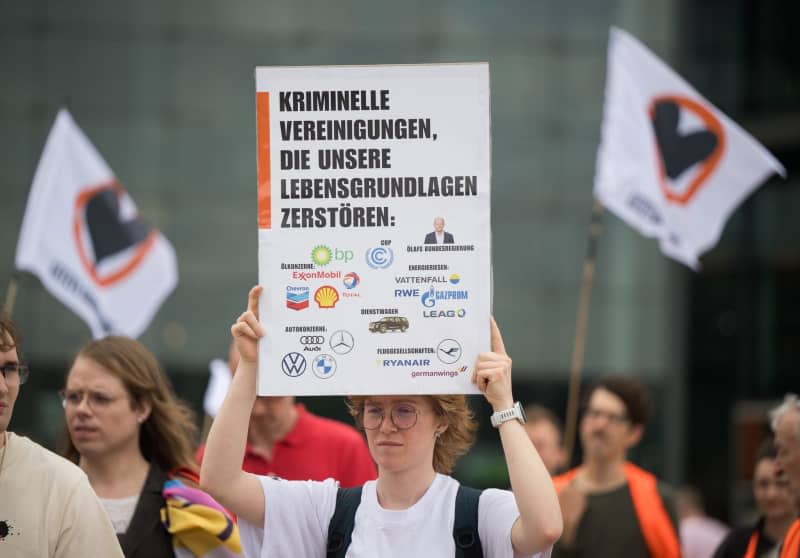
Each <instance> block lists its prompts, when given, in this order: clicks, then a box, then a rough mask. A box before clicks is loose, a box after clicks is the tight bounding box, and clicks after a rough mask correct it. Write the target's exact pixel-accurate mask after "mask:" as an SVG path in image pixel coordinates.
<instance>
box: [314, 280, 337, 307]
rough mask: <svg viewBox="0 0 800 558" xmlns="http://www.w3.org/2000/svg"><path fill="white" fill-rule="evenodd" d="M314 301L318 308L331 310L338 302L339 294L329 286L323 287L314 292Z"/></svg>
mask: <svg viewBox="0 0 800 558" xmlns="http://www.w3.org/2000/svg"><path fill="white" fill-rule="evenodd" d="M314 301H315V302H316V303H317V306H319V307H320V308H333V307H334V306H336V303H337V302H339V292H338V291H337V290H336V289H334V288H333V287H331V286H330V285H323V286H321V287H320V288H319V289H317V290H316V291H315V292H314Z"/></svg>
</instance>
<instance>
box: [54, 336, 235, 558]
mask: <svg viewBox="0 0 800 558" xmlns="http://www.w3.org/2000/svg"><path fill="white" fill-rule="evenodd" d="M61 396H62V399H63V403H64V416H65V419H66V426H67V436H66V438H65V445H64V451H63V455H64V456H65V457H67V458H68V459H70V460H71V461H73V462H74V463H77V464H78V465H79V466H80V468H81V469H83V471H84V472H85V473H86V475H87V476H88V477H89V482H90V483H91V485H92V488H94V490H95V492H96V493H97V495H98V496H99V497H100V501H101V502H102V504H103V506H104V507H105V510H106V512H107V514H108V517H110V518H111V522H112V524H113V525H114V530H115V531H116V533H117V536H118V537H119V541H120V544H121V545H122V549H123V551H124V553H125V556H126V558H133V557H142V558H160V557H164V558H167V557H169V558H173V557H174V556H175V550H174V549H175V548H183V552H184V553H183V554H181V556H186V555H187V554H186V552H188V549H187V548H185V547H186V546H187V543H190V544H192V543H197V542H198V538H203V537H205V535H206V533H205V532H204V531H203V529H200V528H199V527H200V524H203V522H204V521H206V520H207V523H205V524H210V525H213V527H212V530H215V531H216V533H223V532H224V533H225V535H223V536H221V538H220V537H216V536H215V535H213V534H212V535H210V536H208V538H207V539H204V540H203V543H202V544H203V545H208V546H209V548H217V549H218V552H219V554H215V556H238V555H240V550H241V549H240V545H239V540H238V530H237V529H236V527H235V523H234V522H233V521H232V518H231V517H229V516H228V515H227V513H226V512H225V511H224V510H223V509H222V508H221V506H219V505H218V504H216V502H213V501H212V500H211V498H209V497H208V496H207V495H205V494H202V493H200V491H199V490H197V488H196V485H197V483H198V481H199V478H198V476H197V465H196V464H195V461H194V455H193V443H194V439H195V436H196V430H197V427H196V425H195V421H194V414H193V413H192V411H191V409H189V407H188V406H187V405H186V404H184V403H183V402H181V401H180V400H178V399H177V397H176V396H175V395H174V393H173V391H172V388H171V386H170V385H169V382H168V380H167V377H166V376H165V375H164V373H163V372H162V370H161V367H160V366H159V364H158V361H157V360H156V358H155V356H154V355H153V354H152V353H151V352H150V351H148V350H147V349H146V348H145V347H144V345H142V344H141V343H139V342H138V341H135V340H133V339H129V338H127V337H119V336H110V337H105V338H103V339H99V340H95V341H91V342H89V343H88V344H86V345H84V347H83V348H82V349H81V350H80V351H79V352H78V355H77V357H75V361H74V362H73V363H72V366H71V367H70V370H69V372H68V373H67V378H66V386H65V388H64V389H63V391H62V392H61ZM193 485H194V486H193ZM170 498H172V499H173V500H174V501H177V502H178V503H177V504H175V505H172V504H171V503H170ZM190 504H191V505H195V506H197V505H201V506H204V508H203V509H202V510H201V515H203V516H205V519H198V520H197V521H196V522H195V521H194V518H193V516H191V515H187V514H190V513H191V510H192V509H197V508H191V506H190ZM171 514H175V517H174V518H172V517H171ZM162 515H163V517H162ZM179 515H180V517H179ZM190 524H191V525H192V526H193V527H197V528H196V529H194V532H193V533H189V538H187V539H182V537H183V536H184V535H186V533H187V532H188V531H189V529H186V528H185V527H186V526H187V525H190ZM191 537H194V539H191ZM226 553H227V554H226ZM92 555H95V554H92ZM189 555H192V554H189Z"/></svg>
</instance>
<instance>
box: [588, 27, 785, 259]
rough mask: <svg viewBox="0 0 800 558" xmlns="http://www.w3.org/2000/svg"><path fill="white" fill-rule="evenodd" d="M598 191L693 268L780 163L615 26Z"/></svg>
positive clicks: (624, 216) (602, 198) (667, 251)
mask: <svg viewBox="0 0 800 558" xmlns="http://www.w3.org/2000/svg"><path fill="white" fill-rule="evenodd" d="M605 95H606V96H605V107H604V113H603V131H602V140H601V143H600V148H599V150H598V154H597V170H596V174H595V183H594V193H595V196H596V197H597V199H598V200H600V202H601V203H602V204H603V205H605V206H606V207H607V208H608V209H610V210H611V211H613V212H614V213H615V214H617V215H618V216H619V217H620V218H621V219H623V220H625V221H626V222H627V223H628V224H629V225H630V226H632V227H633V228H635V229H637V230H638V231H639V232H640V233H642V234H643V235H645V236H650V237H656V238H658V239H659V242H660V245H661V250H662V251H663V252H664V253H665V254H666V255H668V256H670V257H672V258H675V259H676V260H678V261H680V262H683V263H684V264H686V265H688V266H690V267H692V268H694V269H697V267H698V257H699V256H700V254H702V253H703V252H705V251H707V250H709V249H710V248H711V247H712V246H714V244H716V242H717V241H718V240H719V237H720V234H721V233H722V229H723V227H724V226H725V221H726V220H727V218H728V217H729V216H730V214H731V213H732V212H733V210H734V209H736V207H737V206H738V205H739V204H740V203H741V202H742V200H744V198H746V197H747V196H748V195H749V194H750V193H751V192H752V191H753V190H755V189H756V188H757V187H758V186H759V185H760V184H761V183H762V182H763V181H764V180H765V179H766V178H767V177H768V176H769V175H771V174H772V173H773V172H777V173H779V174H781V175H782V176H785V174H786V171H785V170H784V168H783V166H781V164H780V163H779V162H778V161H777V160H776V159H775V158H774V157H773V156H772V155H771V154H770V153H769V151H767V150H766V149H765V148H764V147H763V146H762V145H761V144H759V143H758V142H757V141H756V140H755V139H753V138H752V137H751V136H750V135H749V134H748V133H747V132H745V131H744V130H743V129H742V128H740V127H739V126H738V125H737V124H736V123H735V122H733V121H732V120H730V119H729V118H728V117H727V116H725V115H724V114H723V113H722V112H720V111H719V110H718V109H717V108H716V107H714V106H713V105H712V104H711V103H709V102H708V101H707V100H705V99H704V98H703V97H702V96H701V95H700V94H699V93H698V92H697V91H695V89H694V88H693V87H692V86H691V85H689V84H688V83H687V82H686V81H685V80H683V79H682V78H681V77H680V76H679V75H678V74H676V73H675V72H674V71H673V70H672V69H671V68H669V66H667V65H666V64H665V63H664V62H662V61H661V60H660V59H659V58H658V57H656V56H655V55H654V54H653V53H652V52H650V51H649V50H648V49H647V48H646V47H645V46H644V45H643V44H642V43H640V42H639V41H638V40H636V38H634V37H633V36H632V35H630V34H628V33H626V32H625V31H622V30H620V29H616V28H612V29H611V36H610V39H609V46H608V75H607V78H606V93H605Z"/></svg>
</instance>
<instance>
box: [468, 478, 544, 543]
mask: <svg viewBox="0 0 800 558" xmlns="http://www.w3.org/2000/svg"><path fill="white" fill-rule="evenodd" d="M518 517H519V510H518V509H517V502H516V500H514V494H512V493H511V492H510V491H508V490H497V489H494V488H489V489H486V490H484V491H483V492H482V493H481V498H480V500H479V501H478V536H479V537H480V538H481V546H482V547H483V555H484V556H486V558H514V556H515V555H514V548H513V547H512V546H511V527H513V526H514V522H515V521H516V520H517V518H518ZM552 550H553V549H552V547H550V548H548V549H547V550H546V551H544V552H540V553H538V554H533V555H531V558H549V557H550V553H551V552H552Z"/></svg>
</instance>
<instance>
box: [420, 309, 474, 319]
mask: <svg viewBox="0 0 800 558" xmlns="http://www.w3.org/2000/svg"><path fill="white" fill-rule="evenodd" d="M466 315H467V311H466V310H465V309H464V308H459V309H458V310H423V311H422V317H423V318H463V317H464V316H466Z"/></svg>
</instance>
